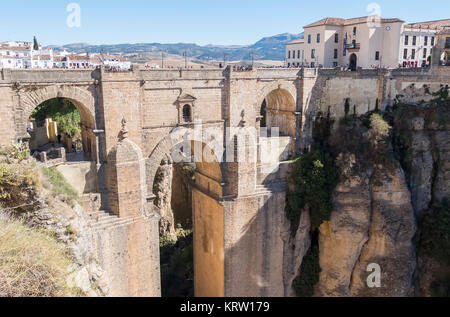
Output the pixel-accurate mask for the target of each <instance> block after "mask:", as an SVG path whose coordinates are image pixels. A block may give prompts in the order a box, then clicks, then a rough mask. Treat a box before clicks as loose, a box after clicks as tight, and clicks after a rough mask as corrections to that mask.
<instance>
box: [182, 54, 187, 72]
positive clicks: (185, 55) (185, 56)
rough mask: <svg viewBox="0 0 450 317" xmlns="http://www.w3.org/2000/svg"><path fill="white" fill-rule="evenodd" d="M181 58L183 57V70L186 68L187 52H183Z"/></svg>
mask: <svg viewBox="0 0 450 317" xmlns="http://www.w3.org/2000/svg"><path fill="white" fill-rule="evenodd" d="M183 56H184V68H187V52H186V51H184V52H183Z"/></svg>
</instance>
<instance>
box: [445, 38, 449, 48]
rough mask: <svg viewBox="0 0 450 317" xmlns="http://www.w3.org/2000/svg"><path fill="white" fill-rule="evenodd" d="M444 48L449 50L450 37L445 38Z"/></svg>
mask: <svg viewBox="0 0 450 317" xmlns="http://www.w3.org/2000/svg"><path fill="white" fill-rule="evenodd" d="M445 48H450V37H446V38H445Z"/></svg>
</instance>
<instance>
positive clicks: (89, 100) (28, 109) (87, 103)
mask: <svg viewBox="0 0 450 317" xmlns="http://www.w3.org/2000/svg"><path fill="white" fill-rule="evenodd" d="M55 98H65V99H68V100H70V101H71V102H72V103H73V104H74V105H75V107H77V110H78V111H79V112H80V115H81V116H83V117H85V118H86V119H88V121H89V123H90V125H91V126H92V128H95V99H94V97H93V96H92V94H91V93H90V92H87V91H85V90H83V89H81V88H78V87H75V86H65V85H62V86H48V87H43V88H38V89H26V90H25V91H23V92H22V93H21V103H22V107H23V110H24V116H25V118H29V117H30V115H31V113H32V112H33V110H34V109H35V108H36V107H37V106H39V105H40V104H41V103H43V102H44V101H47V100H50V99H55Z"/></svg>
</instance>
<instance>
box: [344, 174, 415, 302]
mask: <svg viewBox="0 0 450 317" xmlns="http://www.w3.org/2000/svg"><path fill="white" fill-rule="evenodd" d="M370 187H371V199H372V203H371V206H372V217H371V223H370V229H369V240H368V242H367V244H366V245H365V246H364V248H363V249H362V252H361V255H360V257H359V261H358V263H357V265H356V266H355V269H354V270H353V278H352V283H351V286H350V295H351V296H359V297H360V296H371V297H373V296H383V297H386V296H388V297H391V296H395V297H398V296H408V295H411V294H413V291H414V290H413V287H414V286H413V273H414V270H415V268H416V257H415V250H414V246H413V243H412V238H413V237H414V235H415V233H416V223H415V217H414V210H413V208H412V205H411V195H410V192H409V190H408V187H407V185H406V181H405V176H404V173H403V170H402V169H401V168H399V167H397V168H389V167H385V166H384V167H378V168H377V169H376V170H375V172H374V175H373V176H372V178H371V181H370ZM370 264H377V265H379V266H380V268H381V285H380V286H381V287H373V288H371V287H369V286H368V283H367V278H368V275H369V273H368V272H367V268H368V267H369V265H370Z"/></svg>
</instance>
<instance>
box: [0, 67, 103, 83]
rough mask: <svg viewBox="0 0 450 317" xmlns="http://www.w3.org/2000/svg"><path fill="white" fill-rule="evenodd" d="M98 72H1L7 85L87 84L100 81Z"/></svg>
mask: <svg viewBox="0 0 450 317" xmlns="http://www.w3.org/2000/svg"><path fill="white" fill-rule="evenodd" d="M98 78H99V76H98V72H96V71H95V70H92V69H86V70H53V69H52V70H50V69H49V70H41V69H40V70H11V69H3V70H1V76H0V82H5V83H16V82H18V83H30V84H31V83H58V84H63V83H79V82H82V83H85V82H92V81H93V80H94V79H98Z"/></svg>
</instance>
